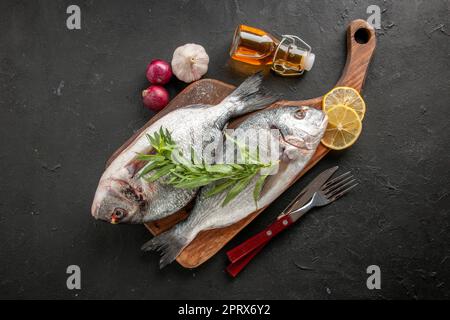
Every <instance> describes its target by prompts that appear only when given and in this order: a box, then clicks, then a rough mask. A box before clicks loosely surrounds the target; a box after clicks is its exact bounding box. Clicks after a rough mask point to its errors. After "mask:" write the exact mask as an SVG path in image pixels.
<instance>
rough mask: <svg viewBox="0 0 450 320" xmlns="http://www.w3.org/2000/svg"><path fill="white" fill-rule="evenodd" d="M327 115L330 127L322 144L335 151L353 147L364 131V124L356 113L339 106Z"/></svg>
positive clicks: (330, 110)
mask: <svg viewBox="0 0 450 320" xmlns="http://www.w3.org/2000/svg"><path fill="white" fill-rule="evenodd" d="M326 113H327V115H328V127H327V130H326V131H325V134H324V136H323V138H322V144H323V145H325V146H326V147H328V148H330V149H333V150H342V149H345V148H348V147H350V146H351V145H353V144H354V143H355V141H356V140H357V139H358V137H359V135H360V134H361V130H362V123H361V120H360V118H359V116H358V114H357V113H356V111H355V110H353V109H351V108H349V107H345V106H343V105H338V106H336V107H334V108H331V109H329V110H328V111H327V112H326Z"/></svg>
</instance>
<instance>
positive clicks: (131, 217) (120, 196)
mask: <svg viewBox="0 0 450 320" xmlns="http://www.w3.org/2000/svg"><path fill="white" fill-rule="evenodd" d="M145 203H146V202H145V201H144V199H143V194H142V188H140V187H139V186H138V187H136V186H134V187H133V186H131V185H130V184H129V183H128V182H126V181H125V180H121V179H115V178H108V179H104V180H101V181H100V183H99V186H98V188H97V191H96V193H95V197H94V202H93V203H92V208H91V213H92V216H93V217H94V218H96V219H98V220H103V221H107V222H110V223H112V224H118V223H142V211H143V207H144V206H145Z"/></svg>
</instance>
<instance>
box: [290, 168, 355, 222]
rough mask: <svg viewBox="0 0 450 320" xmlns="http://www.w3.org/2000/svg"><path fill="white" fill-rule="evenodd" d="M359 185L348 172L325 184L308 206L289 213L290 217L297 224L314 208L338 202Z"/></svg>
mask: <svg viewBox="0 0 450 320" xmlns="http://www.w3.org/2000/svg"><path fill="white" fill-rule="evenodd" d="M358 184H359V183H358V182H356V179H353V176H352V174H351V172H350V171H349V172H346V173H344V174H342V175H340V176H339V177H336V178H334V179H332V180H330V181H328V182H327V183H325V184H324V185H323V186H322V188H321V189H320V190H319V191H316V192H315V193H314V194H313V196H312V198H311V200H310V201H309V202H308V203H307V204H305V205H304V206H303V207H301V208H300V209H297V210H294V211H292V212H290V213H288V215H289V216H290V217H291V219H292V220H293V221H294V222H295V221H297V220H298V219H299V218H301V217H302V216H303V215H304V214H306V213H307V212H308V211H309V210H311V209H312V208H315V207H323V206H326V205H328V204H330V203H332V202H333V201H336V200H337V199H339V198H340V197H342V196H344V195H345V194H346V193H347V192H349V191H350V190H352V189H353V188H355V187H356V186H357V185H358Z"/></svg>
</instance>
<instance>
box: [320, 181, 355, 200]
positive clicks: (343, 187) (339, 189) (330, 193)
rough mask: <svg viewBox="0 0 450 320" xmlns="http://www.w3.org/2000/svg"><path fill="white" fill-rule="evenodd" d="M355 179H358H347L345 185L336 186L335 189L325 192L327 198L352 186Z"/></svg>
mask: <svg viewBox="0 0 450 320" xmlns="http://www.w3.org/2000/svg"><path fill="white" fill-rule="evenodd" d="M355 181H356V179H352V180H350V181H347V182H346V183H344V184H343V185H341V186H339V187H338V188H335V189H333V190H330V191H328V192H324V194H325V196H326V197H327V198H331V197H333V196H335V195H336V194H338V193H339V192H341V191H342V190H344V189H345V188H347V187H348V186H350V185H351V184H352V183H353V182H355Z"/></svg>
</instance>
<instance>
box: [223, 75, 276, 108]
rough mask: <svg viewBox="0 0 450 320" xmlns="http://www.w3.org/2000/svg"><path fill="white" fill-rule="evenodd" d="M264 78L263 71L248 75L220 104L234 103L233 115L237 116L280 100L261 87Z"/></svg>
mask: <svg viewBox="0 0 450 320" xmlns="http://www.w3.org/2000/svg"><path fill="white" fill-rule="evenodd" d="M262 80H263V74H262V72H258V73H255V74H254V75H252V76H250V77H248V78H247V79H246V80H245V81H244V82H243V83H242V84H241V85H240V86H239V87H237V88H236V90H234V91H233V92H232V93H231V94H230V95H229V96H228V97H226V98H225V99H224V100H223V101H222V102H221V103H220V104H232V105H233V107H234V109H232V110H231V112H232V117H236V116H239V115H242V114H245V113H249V112H252V111H256V110H260V109H263V108H265V107H267V106H269V105H271V104H272V103H274V102H275V101H277V100H279V97H277V96H273V95H271V94H270V93H269V92H268V91H266V90H264V89H262V88H261V83H262ZM236 102H241V103H236Z"/></svg>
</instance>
